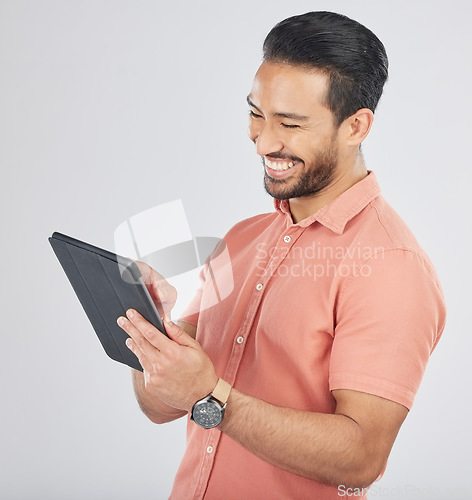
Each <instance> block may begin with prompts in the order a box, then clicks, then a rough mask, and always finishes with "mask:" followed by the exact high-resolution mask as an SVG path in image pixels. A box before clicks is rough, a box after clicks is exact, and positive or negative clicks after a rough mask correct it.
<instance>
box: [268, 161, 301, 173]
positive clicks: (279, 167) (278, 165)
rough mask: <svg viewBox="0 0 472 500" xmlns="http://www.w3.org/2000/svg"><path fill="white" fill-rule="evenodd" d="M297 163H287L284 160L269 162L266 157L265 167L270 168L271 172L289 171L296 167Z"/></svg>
mask: <svg viewBox="0 0 472 500" xmlns="http://www.w3.org/2000/svg"><path fill="white" fill-rule="evenodd" d="M295 163H296V162H293V161H289V162H287V161H283V160H277V161H273V160H269V159H268V158H267V157H264V165H265V166H266V167H268V168H270V169H271V170H275V171H277V172H282V171H285V170H289V169H291V168H292V167H293V166H294V165H295Z"/></svg>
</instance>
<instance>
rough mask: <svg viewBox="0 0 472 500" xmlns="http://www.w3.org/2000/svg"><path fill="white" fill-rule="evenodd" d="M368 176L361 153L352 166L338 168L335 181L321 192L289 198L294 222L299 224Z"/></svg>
mask: <svg viewBox="0 0 472 500" xmlns="http://www.w3.org/2000/svg"><path fill="white" fill-rule="evenodd" d="M366 176H367V169H366V166H365V163H364V159H363V158H362V155H361V154H359V155H358V156H357V158H356V160H355V161H354V163H353V164H352V165H351V166H349V167H346V168H338V169H337V172H336V174H335V177H334V179H333V181H332V182H331V183H330V184H329V185H328V186H327V187H326V188H325V189H323V190H322V191H320V192H319V193H316V194H315V195H313V196H304V197H301V198H291V199H290V200H289V205H290V212H291V213H292V219H293V222H294V223H295V224H297V223H298V222H300V221H302V220H303V219H306V218H307V217H310V216H311V215H313V214H314V213H316V212H317V211H318V210H320V209H321V208H323V207H324V206H325V205H327V204H328V203H330V202H331V201H333V200H334V199H336V198H337V197H338V196H339V195H340V194H342V193H344V191H347V190H348V189H349V188H350V187H352V186H354V184H356V183H357V182H359V181H361V180H362V179H364V178H365V177H366Z"/></svg>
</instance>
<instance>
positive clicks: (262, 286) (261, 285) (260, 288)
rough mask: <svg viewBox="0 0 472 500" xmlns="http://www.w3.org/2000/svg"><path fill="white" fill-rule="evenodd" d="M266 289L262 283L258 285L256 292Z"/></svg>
mask: <svg viewBox="0 0 472 500" xmlns="http://www.w3.org/2000/svg"><path fill="white" fill-rule="evenodd" d="M263 288H264V285H263V284H262V283H258V284H257V285H256V290H262V289H263Z"/></svg>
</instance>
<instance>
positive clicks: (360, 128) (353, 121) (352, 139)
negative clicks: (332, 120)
mask: <svg viewBox="0 0 472 500" xmlns="http://www.w3.org/2000/svg"><path fill="white" fill-rule="evenodd" d="M373 121H374V113H372V111H371V110H370V109H367V108H362V109H359V110H358V111H356V113H354V114H353V115H351V116H350V117H349V118H346V120H345V123H344V124H343V125H345V126H346V142H347V144H348V145H349V146H358V145H359V144H360V143H361V142H362V141H363V140H364V139H365V138H366V137H367V135H368V134H369V132H370V128H371V127H372V123H373Z"/></svg>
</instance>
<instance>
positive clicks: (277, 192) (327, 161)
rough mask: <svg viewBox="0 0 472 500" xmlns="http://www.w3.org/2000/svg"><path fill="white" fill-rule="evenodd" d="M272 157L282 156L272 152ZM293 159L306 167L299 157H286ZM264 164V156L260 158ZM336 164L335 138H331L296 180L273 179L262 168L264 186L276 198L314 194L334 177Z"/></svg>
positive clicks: (285, 198) (327, 184) (284, 198)
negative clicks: (327, 144) (328, 143)
mask: <svg viewBox="0 0 472 500" xmlns="http://www.w3.org/2000/svg"><path fill="white" fill-rule="evenodd" d="M268 156H272V157H274V158H284V156H283V155H281V154H280V153H278V154H277V153H273V154H271V155H268ZM287 158H288V159H290V160H293V161H299V162H301V163H302V164H303V165H300V167H307V165H306V164H305V162H303V160H301V159H300V158H296V157H287ZM262 163H263V164H264V158H262ZM337 164H338V154H337V149H336V140H335V139H334V138H333V140H332V141H331V143H330V145H329V146H328V147H327V148H326V149H324V150H323V151H321V152H320V153H318V155H317V156H316V157H315V158H314V159H313V161H311V162H310V163H309V164H308V168H306V169H305V171H304V172H302V174H301V175H300V177H299V178H298V179H297V180H295V181H294V180H293V179H290V178H289V179H273V178H272V177H269V176H268V175H267V172H265V170H264V187H265V190H266V191H267V193H269V194H270V195H271V196H272V197H273V198H276V199H278V200H288V199H290V198H302V197H308V196H314V195H316V194H317V193H319V192H320V191H322V190H323V189H325V188H326V187H327V186H329V185H330V184H331V182H332V180H333V178H334V174H335V172H336V167H337Z"/></svg>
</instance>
